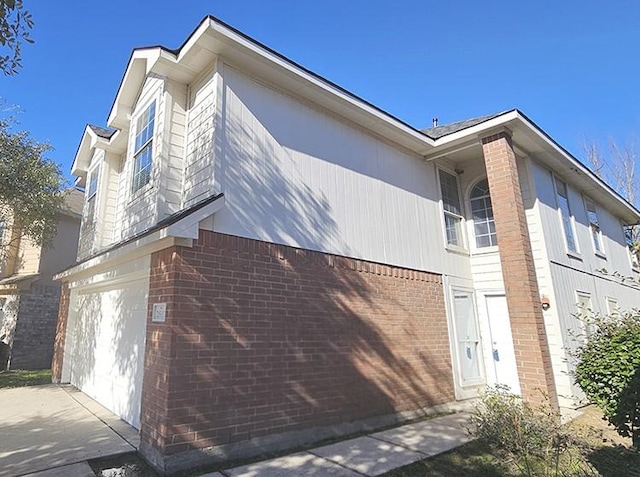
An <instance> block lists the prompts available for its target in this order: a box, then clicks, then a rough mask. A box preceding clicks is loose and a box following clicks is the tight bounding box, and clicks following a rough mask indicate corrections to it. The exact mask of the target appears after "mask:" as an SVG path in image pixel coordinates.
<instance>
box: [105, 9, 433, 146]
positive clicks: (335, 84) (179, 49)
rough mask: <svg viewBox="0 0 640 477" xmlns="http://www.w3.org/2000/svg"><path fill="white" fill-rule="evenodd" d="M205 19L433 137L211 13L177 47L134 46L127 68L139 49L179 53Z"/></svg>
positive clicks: (419, 132) (386, 114) (388, 115)
mask: <svg viewBox="0 0 640 477" xmlns="http://www.w3.org/2000/svg"><path fill="white" fill-rule="evenodd" d="M207 20H211V21H213V22H215V23H219V24H220V25H222V26H224V27H225V28H228V29H229V30H231V31H232V32H234V33H236V34H237V35H239V36H241V37H242V38H244V39H245V40H247V41H249V42H251V43H253V44H254V45H257V46H259V47H260V48H263V49H264V50H266V51H267V52H269V53H271V54H272V55H274V56H277V57H278V58H280V59H281V60H283V61H285V62H287V63H289V64H290V65H292V66H294V67H296V68H299V69H301V70H302V71H304V72H305V73H307V74H309V75H311V76H313V77H314V78H316V79H318V80H320V81H322V82H324V83H326V84H327V85H329V86H331V87H333V88H336V89H337V90H339V91H341V92H342V93H344V94H346V95H347V96H349V97H351V98H352V99H355V100H356V101H360V102H362V103H364V104H366V105H367V106H369V107H371V108H373V109H375V110H376V111H378V112H380V113H382V114H384V115H385V116H387V117H389V118H391V119H393V120H394V121H397V122H399V123H400V124H402V125H403V126H405V127H407V128H409V129H411V130H412V131H414V132H417V133H418V134H421V135H423V136H426V137H428V138H429V139H434V138H432V137H431V136H429V135H428V134H425V133H424V132H423V131H421V130H420V129H418V128H416V127H414V126H412V125H411V124H409V123H407V122H406V121H403V120H402V119H400V118H398V117H397V116H394V115H393V114H391V113H389V112H388V111H385V110H384V109H382V108H380V107H379V106H376V105H375V104H373V103H371V102H369V101H367V100H366V99H363V98H361V97H360V96H358V95H356V94H354V93H352V92H351V91H349V90H347V89H346V88H343V87H342V86H340V85H338V84H337V83H334V82H333V81H331V80H328V79H326V78H325V77H323V76H321V75H319V74H318V73H315V72H313V71H311V70H310V69H308V68H305V67H304V66H302V65H301V64H299V63H297V62H295V61H293V60H292V59H290V58H288V57H286V56H285V55H283V54H282V53H279V52H277V51H276V50H274V49H272V48H270V47H268V46H267V45H265V44H264V43H261V42H259V41H258V40H256V39H255V38H252V37H250V36H249V35H247V34H246V33H243V32H242V31H240V30H238V29H237V28H234V27H233V26H231V25H229V24H228V23H226V22H224V21H222V20H220V19H219V18H217V17H215V16H213V15H206V16H205V17H204V18H203V19H202V20H200V22H199V23H198V25H197V26H196V27H195V28H194V29H193V30H192V31H191V33H190V34H189V35H188V36H187V38H186V39H185V40H184V41H183V42H182V44H181V45H180V46H179V47H178V48H175V49H171V48H168V47H166V46H162V45H154V46H143V47H139V48H134V49H133V50H132V51H131V54H130V55H129V60H128V61H127V68H128V66H129V64H130V63H131V59H132V58H133V54H134V53H135V52H136V51H139V50H152V49H155V48H160V49H161V50H164V51H166V52H168V53H172V54H173V55H176V56H177V55H179V54H180V52H181V51H182V49H183V48H184V47H185V45H186V44H187V43H188V42H189V40H190V39H191V37H192V36H193V35H194V34H195V33H196V31H198V28H200V26H201V25H202V24H203V23H204V22H205V21H207ZM127 68H125V70H124V72H123V73H122V79H121V80H120V84H119V85H118V89H117V90H116V96H115V97H114V98H113V102H112V103H111V108H110V109H109V111H112V110H113V107H114V105H115V104H116V98H117V97H118V92H119V91H120V88H121V87H122V84H123V82H124V77H125V75H126V73H127Z"/></svg>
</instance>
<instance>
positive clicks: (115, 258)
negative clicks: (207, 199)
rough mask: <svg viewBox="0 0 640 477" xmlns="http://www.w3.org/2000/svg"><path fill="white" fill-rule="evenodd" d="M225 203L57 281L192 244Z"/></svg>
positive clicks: (67, 272) (216, 203)
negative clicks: (200, 228) (172, 247)
mask: <svg viewBox="0 0 640 477" xmlns="http://www.w3.org/2000/svg"><path fill="white" fill-rule="evenodd" d="M224 203H225V202H224V197H220V198H218V199H217V200H214V201H213V202H211V203H210V204H207V205H206V206H204V207H202V208H201V209H199V210H197V211H195V212H193V213H192V214H189V215H187V216H186V217H184V218H182V219H180V220H178V221H177V222H176V223H174V224H171V225H168V226H166V227H164V228H162V229H159V230H156V231H155V232H153V233H151V234H149V235H145V236H143V237H140V238H139V239H137V240H133V241H132V242H129V243H126V244H124V245H122V246H121V247H118V248H116V249H114V250H110V251H108V252H106V253H103V254H101V255H98V256H97V257H94V258H91V259H89V260H87V261H85V262H82V263H80V264H78V265H76V266H75V267H72V268H69V269H68V270H65V271H63V272H60V273H58V274H57V275H55V276H54V277H53V279H54V280H62V281H70V279H72V278H73V279H75V277H77V276H81V275H86V274H93V273H97V271H98V270H100V269H103V268H106V267H113V266H115V265H118V264H120V263H124V262H126V261H131V260H133V259H135V258H138V257H141V256H143V255H147V254H151V253H153V252H157V251H159V250H163V249H165V248H167V247H170V246H172V245H190V244H191V243H192V240H193V239H197V238H198V230H199V224H200V222H201V221H203V220H205V219H207V218H208V217H210V216H212V215H213V214H215V213H216V212H218V211H219V210H220V209H222V207H224Z"/></svg>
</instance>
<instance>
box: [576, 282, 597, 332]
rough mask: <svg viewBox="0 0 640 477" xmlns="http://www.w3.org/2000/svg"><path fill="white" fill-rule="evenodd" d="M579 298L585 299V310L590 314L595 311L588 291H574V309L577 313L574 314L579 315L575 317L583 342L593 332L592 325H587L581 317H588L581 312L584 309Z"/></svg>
mask: <svg viewBox="0 0 640 477" xmlns="http://www.w3.org/2000/svg"><path fill="white" fill-rule="evenodd" d="M581 298H586V299H587V300H588V304H587V310H588V311H589V312H590V314H591V313H594V312H595V310H594V308H593V299H592V298H593V297H592V294H591V293H590V292H588V291H584V290H576V305H575V306H576V308H577V309H578V313H576V315H579V316H578V317H577V319H578V321H579V322H580V323H581V327H582V332H583V333H584V340H585V342H586V341H587V340H588V339H589V337H590V336H591V334H592V333H593V332H594V329H593V323H591V324H590V323H588V322H586V321H585V320H584V319H583V317H585V316H586V317H588V316H589V315H583V313H582V311H583V310H584V307H583V306H582V305H581V304H580V301H581Z"/></svg>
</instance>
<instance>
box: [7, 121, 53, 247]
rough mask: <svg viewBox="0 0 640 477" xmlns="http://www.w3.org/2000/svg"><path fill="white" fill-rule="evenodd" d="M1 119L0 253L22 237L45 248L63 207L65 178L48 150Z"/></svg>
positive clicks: (49, 147)
mask: <svg viewBox="0 0 640 477" xmlns="http://www.w3.org/2000/svg"><path fill="white" fill-rule="evenodd" d="M12 124H13V122H12V120H6V119H4V120H3V119H0V225H2V228H3V229H4V233H3V234H2V237H3V239H2V243H1V245H0V252H4V253H6V251H7V249H8V248H10V247H11V246H12V245H15V244H16V242H17V241H19V240H20V238H21V237H26V238H28V239H30V240H32V241H33V242H34V243H35V244H38V245H43V246H47V245H49V244H51V242H52V240H53V238H54V237H55V235H56V212H57V211H58V210H59V209H60V208H61V207H62V205H63V200H64V197H63V193H62V190H63V187H64V185H65V181H64V178H63V177H62V174H61V172H60V168H59V167H58V165H57V164H56V163H54V162H52V161H51V160H50V159H47V158H46V157H45V153H46V152H47V151H49V150H51V149H52V148H51V146H50V145H49V144H46V143H38V142H37V141H35V140H34V139H33V138H32V137H31V135H30V134H29V133H28V132H26V131H18V132H15V131H13V130H12V128H11V126H12Z"/></svg>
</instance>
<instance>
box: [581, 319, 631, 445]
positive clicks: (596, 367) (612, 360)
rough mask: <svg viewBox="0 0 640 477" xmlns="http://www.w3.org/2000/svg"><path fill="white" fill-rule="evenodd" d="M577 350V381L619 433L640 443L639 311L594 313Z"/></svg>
mask: <svg viewBox="0 0 640 477" xmlns="http://www.w3.org/2000/svg"><path fill="white" fill-rule="evenodd" d="M590 321H591V322H590V323H589V327H588V329H591V330H592V331H591V333H590V335H589V337H588V339H587V341H586V342H584V343H582V344H580V345H579V346H578V349H577V351H576V353H575V355H576V358H577V364H576V369H575V380H576V383H577V384H578V385H579V386H580V388H581V389H582V391H583V392H584V393H585V395H586V396H587V398H588V399H589V400H590V401H591V402H593V403H594V404H596V405H597V406H598V407H599V408H600V409H601V410H602V412H603V414H604V416H605V418H606V419H607V420H608V421H609V422H610V423H611V424H612V425H613V426H614V427H615V428H616V431H617V432H618V434H620V435H621V436H624V437H631V438H632V440H633V446H634V447H635V448H638V447H639V445H640V399H639V398H640V314H638V311H637V310H634V311H633V312H621V313H616V314H615V315H614V316H610V317H606V318H605V317H600V316H598V315H594V316H593V317H591V318H590Z"/></svg>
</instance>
